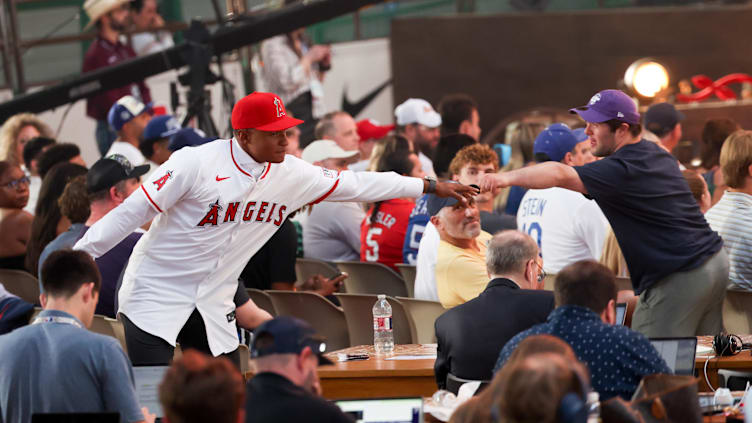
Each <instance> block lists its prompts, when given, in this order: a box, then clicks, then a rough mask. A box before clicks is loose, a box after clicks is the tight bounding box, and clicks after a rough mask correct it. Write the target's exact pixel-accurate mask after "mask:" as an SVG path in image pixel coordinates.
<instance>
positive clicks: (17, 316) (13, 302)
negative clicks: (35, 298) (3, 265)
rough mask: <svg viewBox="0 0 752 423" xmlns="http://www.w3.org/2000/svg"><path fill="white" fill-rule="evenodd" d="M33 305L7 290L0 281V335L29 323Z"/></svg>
mask: <svg viewBox="0 0 752 423" xmlns="http://www.w3.org/2000/svg"><path fill="white" fill-rule="evenodd" d="M32 313H34V305H33V304H29V303H27V302H26V301H24V300H22V299H20V298H18V297H17V296H16V295H13V294H11V293H10V292H8V291H7V290H6V289H5V287H4V286H3V284H2V283H0V335H3V334H6V333H8V332H11V331H12V330H14V329H17V328H20V327H21V326H26V325H28V324H29V318H31V315H32Z"/></svg>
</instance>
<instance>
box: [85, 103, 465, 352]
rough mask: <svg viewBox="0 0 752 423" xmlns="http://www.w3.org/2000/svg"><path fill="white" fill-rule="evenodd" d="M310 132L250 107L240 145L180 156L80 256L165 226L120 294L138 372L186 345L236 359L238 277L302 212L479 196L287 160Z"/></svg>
mask: <svg viewBox="0 0 752 423" xmlns="http://www.w3.org/2000/svg"><path fill="white" fill-rule="evenodd" d="M300 123H301V121H300V120H298V119H293V118H291V117H289V116H287V113H286V111H285V107H284V105H283V103H282V100H280V98H279V97H278V96H277V95H275V94H271V93H259V92H257V93H252V94H250V95H248V96H246V97H245V98H243V99H241V100H240V101H238V103H237V104H236V105H235V107H234V109H233V111H232V125H233V128H234V130H235V131H234V132H235V137H234V138H232V139H229V140H216V141H213V142H210V143H207V144H204V145H201V146H199V147H187V148H183V149H181V150H179V151H177V152H175V153H174V154H173V155H172V156H171V157H170V159H169V160H168V161H166V162H165V163H164V164H162V166H160V167H159V168H158V169H157V170H156V171H155V172H154V173H153V174H152V176H151V177H149V178H148V179H147V180H146V182H144V184H143V185H141V189H140V190H139V191H138V192H137V193H134V195H131V196H130V197H129V198H128V199H127V200H126V201H125V202H124V203H123V204H121V205H120V206H119V207H118V208H116V209H115V210H113V211H112V212H110V213H109V214H108V215H107V216H105V217H104V218H103V219H102V220H100V221H99V222H97V223H96V224H95V225H94V226H92V227H91V228H90V229H89V231H88V232H87V233H86V236H85V237H84V238H82V239H81V240H80V241H79V242H78V243H77V244H76V246H75V248H77V249H82V250H85V251H87V252H89V253H90V254H92V255H93V256H95V257H98V256H100V255H101V254H103V253H104V252H106V251H107V250H109V249H110V248H112V246H113V245H115V244H117V243H118V242H119V241H120V240H121V239H122V237H124V236H125V235H126V234H128V233H130V232H131V231H132V230H133V229H134V228H136V227H138V226H140V225H142V224H143V223H145V222H147V221H148V220H150V219H152V218H153V219H154V221H153V222H152V225H151V228H150V229H149V231H148V232H147V233H146V234H145V235H144V236H143V237H142V238H141V240H140V241H139V242H138V244H137V245H136V247H135V249H134V251H133V254H132V255H131V260H130V263H129V264H128V267H127V269H126V271H125V275H124V277H123V285H122V288H121V289H120V294H119V299H120V309H119V313H120V316H121V318H122V319H123V322H124V325H125V336H126V342H127V345H128V355H129V357H130V358H131V360H132V361H133V363H134V365H136V364H156V363H167V362H169V360H170V359H171V358H172V354H173V349H174V345H175V343H176V341H179V342H180V344H181V346H185V345H190V346H191V347H193V348H197V349H199V350H204V351H205V352H207V353H211V354H212V355H214V356H219V355H222V354H233V353H235V356H236V354H237V353H236V350H237V347H238V338H237V335H236V327H235V305H234V304H233V295H234V294H235V291H236V288H237V283H238V282H237V281H238V276H239V275H240V272H241V271H242V269H243V266H244V265H245V264H246V263H247V262H248V259H249V258H250V257H251V256H253V255H254V254H255V253H256V251H258V249H259V248H261V246H263V245H264V243H265V242H266V241H267V240H268V239H269V238H270V237H271V236H272V235H273V234H274V233H275V232H276V231H277V229H278V228H279V226H280V225H281V224H282V222H283V221H284V219H285V217H286V216H287V215H288V214H289V213H291V212H293V211H295V210H298V209H299V208H300V207H302V206H304V205H306V204H315V203H318V202H321V201H324V200H329V201H364V202H375V201H381V200H385V199H389V198H399V197H417V196H418V195H420V194H421V192H424V191H429V192H435V193H436V194H437V195H440V196H444V197H454V198H457V199H460V200H461V201H466V200H465V197H470V196H471V195H472V194H474V193H476V192H477V191H476V190H475V189H474V188H472V187H468V186H463V185H460V184H446V183H437V182H436V181H435V180H428V179H426V180H421V179H419V178H409V177H403V176H399V175H396V174H394V173H375V172H373V173H372V172H359V173H354V172H351V171H344V172H336V171H332V170H329V169H325V168H321V167H317V166H313V165H310V164H308V163H306V162H305V161H303V160H300V159H298V158H296V157H293V156H289V155H288V156H285V149H286V147H287V138H286V137H285V130H286V129H288V128H290V127H292V126H295V125H298V124H300ZM259 315H262V313H261V312H260V313H259ZM263 315H266V313H263Z"/></svg>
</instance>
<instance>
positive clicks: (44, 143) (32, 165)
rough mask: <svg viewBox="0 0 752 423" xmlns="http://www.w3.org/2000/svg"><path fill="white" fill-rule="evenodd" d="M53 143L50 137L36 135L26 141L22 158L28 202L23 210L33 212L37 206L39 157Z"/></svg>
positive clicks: (40, 179) (39, 183)
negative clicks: (26, 177)
mask: <svg viewBox="0 0 752 423" xmlns="http://www.w3.org/2000/svg"><path fill="white" fill-rule="evenodd" d="M53 144H55V140H53V139H52V138H45V137H36V138H32V139H30V140H29V142H27V143H26V145H25V146H24V150H23V160H24V164H25V166H26V173H27V175H29V179H30V182H29V202H28V203H26V207H24V210H26V211H27V212H29V213H31V214H34V208H35V207H36V206H37V200H38V199H39V189H40V188H42V177H41V176H40V175H39V167H38V166H37V165H38V163H39V157H41V155H42V153H43V152H45V151H47V149H48V148H50V146H52V145H53Z"/></svg>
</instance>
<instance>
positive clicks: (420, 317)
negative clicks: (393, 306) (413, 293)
mask: <svg viewBox="0 0 752 423" xmlns="http://www.w3.org/2000/svg"><path fill="white" fill-rule="evenodd" d="M397 299H398V300H399V302H401V303H402V305H404V306H405V310H407V314H408V315H409V316H410V318H411V319H412V322H413V327H414V328H415V332H414V333H413V340H414V341H415V343H416V344H435V343H436V329H435V327H434V323H435V322H436V319H438V318H439V316H441V315H442V314H443V313H444V312H445V311H446V309H445V308H444V306H442V305H441V303H440V302H438V301H429V300H419V299H417V298H405V297H397Z"/></svg>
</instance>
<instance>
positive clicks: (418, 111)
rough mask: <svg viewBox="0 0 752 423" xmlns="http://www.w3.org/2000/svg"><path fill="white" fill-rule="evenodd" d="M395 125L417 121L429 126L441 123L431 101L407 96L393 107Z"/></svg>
mask: <svg viewBox="0 0 752 423" xmlns="http://www.w3.org/2000/svg"><path fill="white" fill-rule="evenodd" d="M394 116H395V117H396V118H397V125H400V126H405V125H409V124H411V123H419V124H421V125H425V126H427V127H429V128H436V127H438V126H439V125H441V115H440V114H438V113H437V112H436V110H434V109H433V107H431V103H429V102H427V101H426V100H423V99H420V98H408V99H407V100H405V102H404V103H402V104H400V105H399V106H397V107H396V108H395V109H394Z"/></svg>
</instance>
